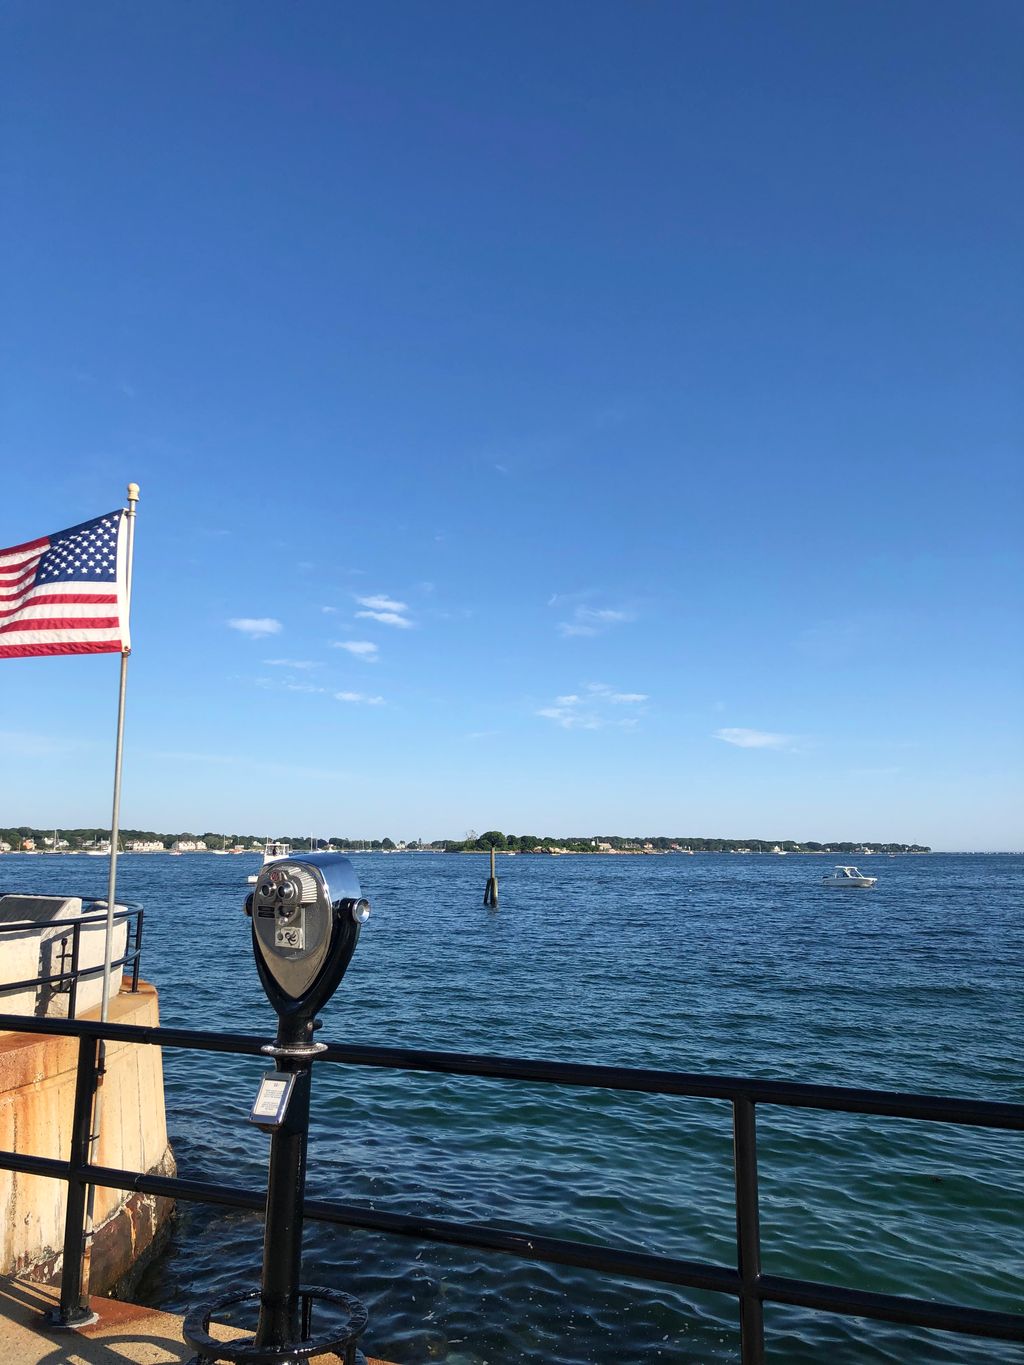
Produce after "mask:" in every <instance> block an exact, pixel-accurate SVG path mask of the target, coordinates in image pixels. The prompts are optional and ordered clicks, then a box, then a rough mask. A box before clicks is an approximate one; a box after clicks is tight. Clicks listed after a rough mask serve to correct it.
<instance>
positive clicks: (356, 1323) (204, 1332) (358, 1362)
mask: <svg viewBox="0 0 1024 1365" xmlns="http://www.w3.org/2000/svg"><path fill="white" fill-rule="evenodd" d="M298 1292H299V1311H300V1318H301V1321H302V1325H303V1340H302V1341H296V1342H289V1343H288V1344H287V1345H284V1346H257V1345H256V1344H255V1343H254V1341H253V1339H252V1337H251V1336H246V1337H232V1338H231V1340H230V1341H216V1340H214V1338H213V1337H211V1336H210V1330H209V1329H210V1319H211V1318H213V1317H214V1316H215V1315H216V1314H217V1313H220V1312H222V1311H223V1310H224V1309H225V1308H232V1307H237V1306H239V1305H240V1304H244V1303H252V1302H253V1301H254V1300H258V1299H259V1297H260V1291H259V1290H258V1289H253V1290H250V1292H249V1293H247V1294H229V1295H228V1296H227V1297H226V1298H223V1299H218V1300H217V1301H216V1302H215V1303H211V1304H206V1305H203V1306H201V1307H199V1308H193V1309H192V1311H191V1312H190V1313H188V1314H187V1315H186V1317H185V1320H184V1322H183V1323H182V1335H183V1336H184V1338H185V1341H186V1342H187V1343H188V1345H189V1346H191V1347H192V1348H193V1350H195V1351H196V1352H197V1354H196V1355H195V1356H193V1358H192V1360H191V1361H189V1362H188V1365H218V1363H219V1362H221V1361H227V1362H230V1363H231V1365H305V1362H307V1361H309V1360H310V1359H312V1358H313V1357H314V1356H320V1355H335V1356H337V1357H338V1359H339V1360H340V1361H341V1362H342V1365H366V1357H365V1356H364V1355H363V1353H362V1351H360V1350H358V1349H357V1347H356V1342H357V1341H358V1339H359V1337H360V1336H361V1335H362V1334H363V1331H364V1330H365V1328H366V1309H365V1308H364V1307H363V1305H362V1304H361V1303H360V1302H359V1300H358V1299H354V1298H353V1297H352V1296H351V1294H342V1293H341V1292H340V1291H339V1290H337V1289H314V1288H310V1287H309V1286H308V1285H302V1286H301V1287H300V1289H299V1291H298ZM317 1301H320V1302H323V1303H327V1304H331V1305H332V1306H333V1307H335V1308H341V1309H342V1310H343V1311H344V1312H346V1313H347V1314H348V1321H347V1322H346V1323H345V1324H344V1326H342V1327H337V1328H330V1329H328V1330H327V1331H324V1332H320V1333H318V1334H317V1335H316V1336H313V1335H312V1334H311V1328H312V1319H313V1306H314V1304H315V1303H316V1302H317Z"/></svg>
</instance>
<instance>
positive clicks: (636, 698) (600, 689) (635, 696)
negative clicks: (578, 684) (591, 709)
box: [587, 683, 649, 706]
mask: <svg viewBox="0 0 1024 1365" xmlns="http://www.w3.org/2000/svg"><path fill="white" fill-rule="evenodd" d="M587 691H588V692H589V693H590V694H591V696H595V697H603V698H604V699H605V700H606V701H609V702H611V703H612V705H613V706H639V705H641V703H643V702H645V701H648V700H649V697H648V695H647V693H646V692H616V690H615V688H614V687H609V686H608V684H607V683H587Z"/></svg>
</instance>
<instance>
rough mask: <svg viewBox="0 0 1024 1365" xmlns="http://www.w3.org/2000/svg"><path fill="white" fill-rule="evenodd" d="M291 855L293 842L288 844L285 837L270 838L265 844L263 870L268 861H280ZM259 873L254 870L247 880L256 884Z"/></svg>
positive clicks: (261, 866)
mask: <svg viewBox="0 0 1024 1365" xmlns="http://www.w3.org/2000/svg"><path fill="white" fill-rule="evenodd" d="M291 856H292V846H291V844H286V843H285V842H284V840H283V839H268V840H267V842H266V843H265V844H264V845H263V862H262V863H261V864H260V868H261V870H262V869H263V868H264V867H266V865H267V863H278V862H280V861H281V859H282V858H290V857H291ZM259 875H260V874H259V872H254V873H253V874H252V875H251V876H249V877H247V878H246V881H247V882H248V883H249V885H250V886H255V885H256V883H257V882H258V881H259Z"/></svg>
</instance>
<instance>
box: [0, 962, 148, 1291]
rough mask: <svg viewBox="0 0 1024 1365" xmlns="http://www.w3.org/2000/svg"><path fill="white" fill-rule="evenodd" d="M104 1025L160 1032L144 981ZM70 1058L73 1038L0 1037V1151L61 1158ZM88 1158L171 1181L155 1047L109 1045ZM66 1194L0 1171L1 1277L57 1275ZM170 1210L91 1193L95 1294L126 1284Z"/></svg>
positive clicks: (66, 1145) (113, 1005) (74, 1054)
mask: <svg viewBox="0 0 1024 1365" xmlns="http://www.w3.org/2000/svg"><path fill="white" fill-rule="evenodd" d="M97 1014H98V1011H96V1010H93V1011H89V1012H88V1013H87V1014H86V1015H85V1016H84V1017H85V1018H90V1017H96V1015H97ZM110 1019H111V1021H112V1022H117V1023H123V1024H137V1025H155V1024H158V1023H159V1014H158V1002H157V994H156V991H155V990H154V988H153V987H152V986H150V985H148V984H147V983H146V982H140V983H139V990H138V992H137V993H135V994H133V993H131V992H127V991H122V992H121V994H119V995H117V996H115V997H114V998H113V999H112V1000H111V1002H110ZM77 1059H78V1041H77V1039H75V1038H58V1037H42V1036H40V1035H33V1034H27V1033H2V1034H0V1148H3V1149H5V1150H8V1151H16V1152H23V1153H31V1154H32V1155H34V1156H44V1157H56V1158H59V1159H62V1160H65V1161H66V1160H67V1158H68V1154H69V1151H70V1142H71V1120H72V1113H73V1109H74V1095H75V1069H76V1065H77ZM96 1159H97V1162H98V1164H99V1165H101V1166H115V1167H121V1168H123V1169H125V1170H132V1171H147V1172H149V1171H153V1172H157V1173H159V1174H170V1175H173V1174H174V1158H173V1155H172V1154H171V1150H170V1147H169V1145H168V1142H167V1123H166V1118H165V1114H164V1084H163V1066H162V1061H161V1052H160V1049H159V1048H158V1047H152V1046H149V1045H139V1044H134V1043H108V1044H107V1071H106V1076H105V1078H104V1081H103V1108H102V1132H101V1134H100V1141H99V1151H98V1155H97V1158H96ZM66 1189H67V1187H66V1185H65V1183H64V1181H62V1180H52V1179H49V1178H47V1177H43V1176H32V1175H22V1174H18V1173H15V1172H13V1171H4V1170H0V1274H5V1275H14V1274H21V1275H25V1274H28V1275H29V1276H30V1277H32V1278H38V1279H42V1280H46V1281H49V1280H53V1279H55V1278H58V1277H59V1274H60V1267H61V1260H62V1246H63V1241H64V1208H65V1196H66ZM171 1207H172V1206H171V1202H170V1201H169V1200H166V1199H159V1200H158V1199H154V1198H152V1197H151V1196H146V1195H137V1194H136V1195H133V1196H131V1198H130V1199H129V1198H127V1197H126V1196H125V1194H124V1193H123V1192H122V1191H119V1190H109V1189H97V1191H96V1204H95V1227H96V1237H95V1241H94V1247H93V1269H92V1284H91V1288H92V1291H93V1292H94V1293H102V1292H103V1291H104V1290H107V1289H110V1288H112V1287H113V1286H114V1285H115V1284H123V1283H125V1281H126V1278H127V1277H129V1275H130V1272H131V1270H132V1269H133V1267H135V1266H136V1265H137V1264H138V1263H139V1261H140V1258H143V1257H145V1255H146V1253H147V1252H148V1251H149V1250H150V1249H151V1247H152V1246H153V1245H154V1239H156V1238H158V1236H159V1232H160V1229H161V1227H162V1225H163V1224H164V1223H165V1222H166V1220H167V1218H168V1217H169V1216H170V1213H171Z"/></svg>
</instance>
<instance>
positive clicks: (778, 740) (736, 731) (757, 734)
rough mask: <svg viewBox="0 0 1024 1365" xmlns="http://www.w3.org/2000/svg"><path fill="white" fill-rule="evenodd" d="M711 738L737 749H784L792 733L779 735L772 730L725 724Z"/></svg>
mask: <svg viewBox="0 0 1024 1365" xmlns="http://www.w3.org/2000/svg"><path fill="white" fill-rule="evenodd" d="M712 738H713V739H720V740H723V741H724V742H725V743H726V744H734V745H735V746H736V748H737V749H785V748H786V747H787V746H788V745H789V744H791V743H792V740H793V736H792V735H780V734H776V733H775V732H774V731H772V730H747V729H745V728H744V727H743V726H741V725H727V726H726V727H725V728H724V729H722V730H716V731H715V732H714V735H713V736H712Z"/></svg>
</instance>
